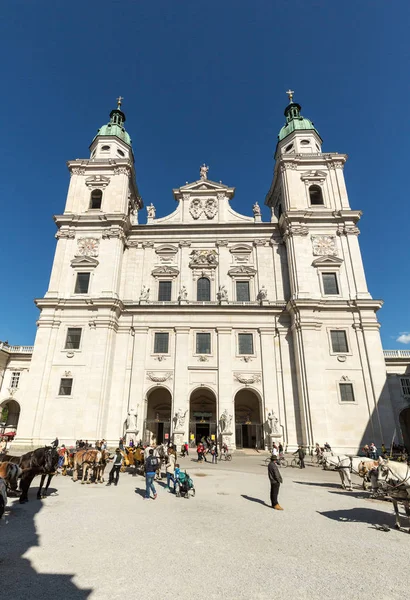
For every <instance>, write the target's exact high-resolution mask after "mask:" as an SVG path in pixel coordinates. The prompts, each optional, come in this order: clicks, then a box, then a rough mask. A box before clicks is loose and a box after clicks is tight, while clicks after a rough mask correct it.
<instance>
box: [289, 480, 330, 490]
mask: <svg viewBox="0 0 410 600" xmlns="http://www.w3.org/2000/svg"><path fill="white" fill-rule="evenodd" d="M293 483H298V484H299V485H313V486H315V487H327V488H338V489H339V490H341V489H342V487H341V485H340V483H316V482H313V481H295V480H293Z"/></svg>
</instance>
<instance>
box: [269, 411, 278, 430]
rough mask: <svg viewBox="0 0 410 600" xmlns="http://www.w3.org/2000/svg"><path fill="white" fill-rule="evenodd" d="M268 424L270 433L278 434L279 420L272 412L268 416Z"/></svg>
mask: <svg viewBox="0 0 410 600" xmlns="http://www.w3.org/2000/svg"><path fill="white" fill-rule="evenodd" d="M268 423H269V427H270V431H271V433H279V426H278V424H279V419H278V417H277V416H276V415H275V413H274V412H273V411H272V412H270V413H269V414H268Z"/></svg>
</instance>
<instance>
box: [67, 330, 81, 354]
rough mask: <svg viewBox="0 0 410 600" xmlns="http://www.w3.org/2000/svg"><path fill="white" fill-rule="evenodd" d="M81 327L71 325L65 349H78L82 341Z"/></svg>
mask: <svg viewBox="0 0 410 600" xmlns="http://www.w3.org/2000/svg"><path fill="white" fill-rule="evenodd" d="M81 332H82V329H81V327H69V328H68V329H67V337H66V340H65V350H78V349H79V347H80V342H81Z"/></svg>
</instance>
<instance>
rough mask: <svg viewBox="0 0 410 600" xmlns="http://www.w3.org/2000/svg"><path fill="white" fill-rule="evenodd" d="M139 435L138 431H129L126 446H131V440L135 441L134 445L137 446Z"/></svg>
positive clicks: (126, 433) (126, 435)
mask: <svg viewBox="0 0 410 600" xmlns="http://www.w3.org/2000/svg"><path fill="white" fill-rule="evenodd" d="M137 433H138V429H127V431H126V432H125V445H126V446H129V445H130V440H134V444H135V445H137V443H138V440H137Z"/></svg>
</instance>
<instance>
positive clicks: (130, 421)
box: [126, 408, 138, 431]
mask: <svg viewBox="0 0 410 600" xmlns="http://www.w3.org/2000/svg"><path fill="white" fill-rule="evenodd" d="M137 416H138V415H137V411H136V410H135V409H134V408H130V410H129V411H128V416H127V423H126V425H127V431H137Z"/></svg>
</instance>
